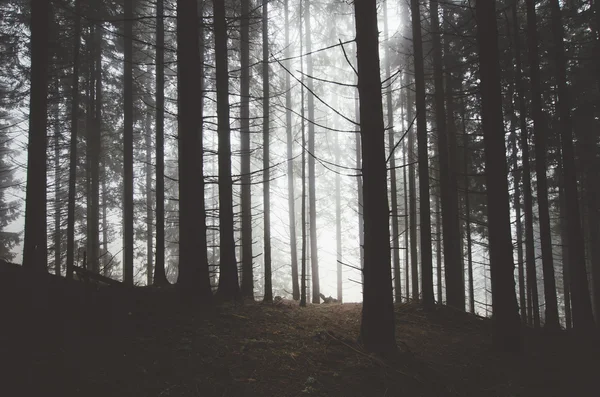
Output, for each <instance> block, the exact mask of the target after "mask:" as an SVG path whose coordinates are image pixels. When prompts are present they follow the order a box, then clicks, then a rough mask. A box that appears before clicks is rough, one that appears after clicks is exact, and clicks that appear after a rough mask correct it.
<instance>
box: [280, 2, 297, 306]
mask: <svg viewBox="0 0 600 397" xmlns="http://www.w3.org/2000/svg"><path fill="white" fill-rule="evenodd" d="M284 12H285V59H286V61H285V63H286V67H287V69H288V70H291V69H290V60H289V58H290V18H289V0H284ZM285 132H286V139H287V158H288V161H287V175H288V212H289V218H290V251H291V261H292V263H291V265H292V298H293V299H294V300H296V301H297V300H299V299H300V286H299V285H298V248H297V246H296V244H297V238H296V208H295V201H296V195H295V193H294V160H293V157H294V152H293V150H292V144H293V142H294V138H293V136H292V88H291V84H290V74H289V73H286V74H285Z"/></svg>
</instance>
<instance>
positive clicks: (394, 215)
mask: <svg viewBox="0 0 600 397" xmlns="http://www.w3.org/2000/svg"><path fill="white" fill-rule="evenodd" d="M383 32H384V33H383V37H384V41H385V47H384V57H385V79H386V84H387V85H388V89H387V92H386V95H385V97H386V98H385V99H386V115H387V124H388V126H387V128H388V146H389V148H390V156H389V157H390V196H391V205H392V208H391V210H392V211H391V222H392V267H393V269H394V299H395V301H396V303H400V302H401V301H402V284H401V283H400V281H401V276H400V243H399V239H400V236H399V228H398V189H397V183H398V180H397V178H396V155H395V153H393V152H391V151H392V150H393V149H394V147H395V143H394V108H393V106H392V84H391V81H390V76H391V66H390V65H391V60H390V50H389V32H388V16H387V0H386V1H384V2H383Z"/></svg>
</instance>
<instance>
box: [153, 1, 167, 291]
mask: <svg viewBox="0 0 600 397" xmlns="http://www.w3.org/2000/svg"><path fill="white" fill-rule="evenodd" d="M164 10H165V9H164V0H156V261H155V262H156V263H155V267H154V284H155V285H157V286H164V285H167V284H168V283H169V282H168V281H167V275H166V273H165V11H164Z"/></svg>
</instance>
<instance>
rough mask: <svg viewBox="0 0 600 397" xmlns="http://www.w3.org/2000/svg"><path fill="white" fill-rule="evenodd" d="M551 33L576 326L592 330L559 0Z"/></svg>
mask: <svg viewBox="0 0 600 397" xmlns="http://www.w3.org/2000/svg"><path fill="white" fill-rule="evenodd" d="M550 8H551V11H552V13H551V15H552V33H553V38H554V60H555V63H556V80H557V85H558V103H557V108H558V114H559V118H560V124H559V126H560V137H561V148H562V160H563V163H562V165H563V174H564V183H565V185H564V189H565V206H566V210H567V219H568V220H569V221H568V228H569V234H568V238H569V266H570V269H569V270H570V276H571V294H572V301H571V303H572V306H573V328H574V329H578V330H580V331H584V332H590V331H592V330H593V328H594V315H593V313H592V303H591V299H590V290H589V286H588V280H587V273H586V266H585V245H584V241H583V232H582V228H581V220H580V219H581V218H580V210H579V199H578V197H577V196H578V193H577V172H576V169H575V159H574V149H573V131H572V129H573V126H572V122H571V110H570V104H569V88H568V86H567V63H566V58H565V49H564V26H563V25H562V16H561V10H560V6H559V3H558V0H551V1H550Z"/></svg>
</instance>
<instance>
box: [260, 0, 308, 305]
mask: <svg viewBox="0 0 600 397" xmlns="http://www.w3.org/2000/svg"><path fill="white" fill-rule="evenodd" d="M268 10H269V3H268V1H266V0H263V5H262V12H263V13H262V36H263V64H262V67H263V70H262V72H263V183H264V186H263V202H264V204H263V205H264V211H263V215H264V221H265V229H264V238H265V252H264V255H265V259H264V261H265V296H264V300H265V302H271V301H272V300H273V282H272V274H271V192H270V188H271V183H270V181H269V178H270V175H271V173H270V167H271V165H270V164H269V95H270V94H269V11H268ZM309 35H310V33H309ZM311 240H312V239H311Z"/></svg>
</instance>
